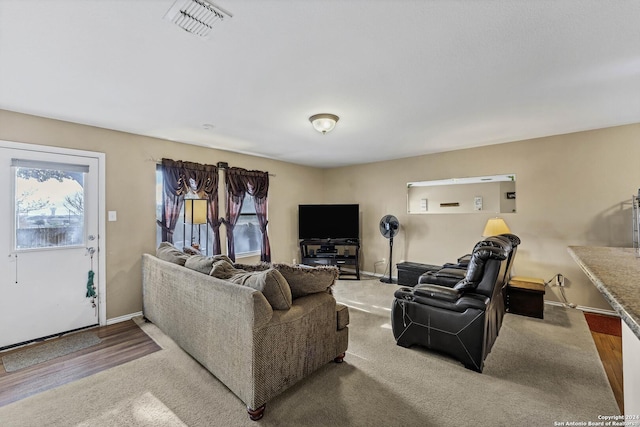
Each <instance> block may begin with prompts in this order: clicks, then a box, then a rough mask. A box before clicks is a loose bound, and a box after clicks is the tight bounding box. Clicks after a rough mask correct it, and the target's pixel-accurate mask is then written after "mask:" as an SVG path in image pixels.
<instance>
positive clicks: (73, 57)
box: [0, 0, 640, 167]
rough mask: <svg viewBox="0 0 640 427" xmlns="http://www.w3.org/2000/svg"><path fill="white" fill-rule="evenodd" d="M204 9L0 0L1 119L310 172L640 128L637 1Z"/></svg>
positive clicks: (161, 0)
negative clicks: (327, 116)
mask: <svg viewBox="0 0 640 427" xmlns="http://www.w3.org/2000/svg"><path fill="white" fill-rule="evenodd" d="M214 3H215V4H217V5H219V6H220V7H222V8H224V9H226V10H228V11H229V12H231V13H232V14H233V18H230V19H226V20H224V21H223V22H222V23H220V24H218V25H217V26H216V27H215V28H214V30H213V33H212V35H211V36H210V37H209V39H206V40H204V39H200V38H198V37H196V36H194V35H191V34H189V33H187V32H185V31H183V30H181V29H180V28H179V27H177V26H175V25H173V24H171V23H169V22H168V21H166V20H164V19H163V16H164V14H165V13H166V12H167V10H168V9H169V8H170V7H171V5H172V4H173V0H83V1H81V0H55V1H52V0H0V108H1V109H6V110H12V111H18V112H23V113H29V114H35V115H39V116H44V117H52V118H56V119H61V120H67V121H71V122H77V123H83V124H88V125H94V126H99V127H104V128H109V129H116V130H121V131H126V132H131V133H135V134H141V135H149V136H153V137H158V138H164V139H170V140H174V141H180V142H185V143H193V144H198V145H204V146H209V147H215V148H220V149H225V150H231V151H236V152H242V153H249V154H254V155H258V156H264V157H269V158H275V159H280V160H284V161H288V162H293V163H298V164H303V165H312V166H319V167H333V166H341V165H349V164H356V163H366V162H373V161H380V160H387V159H394V158H402V157H409V156H414V155H419V154H428V153H434V152H440V151H448V150H454V149H460V148H467V147H473V146H481V145H487V144H496V143H502V142H508V141H515V140H521V139H527V138H533V137H540V136H547V135H554V134H561V133H568V132H574V131H580V130H587V129H595V128H602V127H608V126H615V125H621V124H628V123H637V122H640V1H638V0H616V1H613V0H611V1H604V0H449V1H447V0H422V1H420V0H341V1H339V0H214ZM316 113H333V114H337V115H338V116H340V121H339V122H338V124H337V126H336V128H335V129H334V131H333V132H331V133H329V134H327V135H321V134H320V133H318V132H317V131H315V130H314V129H313V127H312V126H311V124H310V123H309V121H308V118H309V116H311V115H313V114H316ZM204 124H211V125H213V126H214V127H213V128H212V129H205V128H204V127H203V125H204ZM0 125H1V124H0Z"/></svg>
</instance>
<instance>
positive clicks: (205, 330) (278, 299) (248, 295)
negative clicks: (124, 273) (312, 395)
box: [142, 244, 349, 420]
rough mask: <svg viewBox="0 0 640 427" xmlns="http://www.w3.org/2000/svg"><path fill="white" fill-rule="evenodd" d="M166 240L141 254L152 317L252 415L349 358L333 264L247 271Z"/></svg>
mask: <svg viewBox="0 0 640 427" xmlns="http://www.w3.org/2000/svg"><path fill="white" fill-rule="evenodd" d="M163 245H165V247H164V248H162V245H161V247H160V248H159V249H158V253H157V254H156V255H157V256H153V255H150V254H144V255H143V256H142V270H143V271H142V273H143V274H142V277H143V281H142V285H143V286H142V288H143V313H144V317H145V319H147V320H148V321H151V322H153V323H154V324H155V325H156V326H158V327H159V328H160V329H161V330H162V331H163V332H164V333H165V334H167V335H168V336H169V337H171V338H172V339H173V340H174V341H175V342H176V343H177V344H178V345H179V346H180V347H181V348H182V349H183V350H185V351H186V352H187V353H189V354H190V355H191V356H192V357H193V358H194V359H196V360H197V361H198V362H199V363H200V364H202V365H203V366H204V367H205V368H206V369H208V370H209V371H210V372H211V373H212V374H213V375H214V376H215V377H216V378H218V379H219V380H220V381H221V382H222V383H224V384H225V385H226V386H227V387H228V388H229V389H230V390H231V391H232V392H233V393H235V394H236V396H238V397H239V398H240V400H242V401H243V402H244V403H245V404H246V405H247V411H248V412H249V416H250V418H251V419H252V420H257V419H260V418H262V416H263V413H264V408H265V404H266V402H267V401H268V400H269V399H271V398H273V397H274V396H276V395H278V394H280V393H281V392H282V391H284V390H286V389H287V388H289V387H291V386H292V385H293V384H295V383H296V382H298V381H300V380H301V379H303V378H305V377H306V376H307V375H309V374H311V373H312V372H314V371H315V370H317V369H318V368H320V367H321V366H323V365H324V364H326V363H328V362H331V361H333V360H335V361H336V362H341V361H342V358H343V357H344V354H345V352H346V350H347V345H348V328H347V324H348V322H349V312H348V309H347V307H345V306H343V305H340V304H337V303H336V301H335V299H334V297H333V296H332V295H331V285H332V284H333V282H334V281H335V278H336V277H337V271H335V272H334V271H333V270H331V269H332V267H328V268H321V269H317V268H296V267H292V266H286V265H275V267H278V268H275V267H274V266H271V265H264V264H263V265H259V266H257V267H254V268H253V270H255V271H244V270H242V269H239V268H238V267H240V265H238V264H235V265H233V264H231V263H230V262H229V260H228V258H226V257H224V256H218V257H213V258H206V257H203V256H201V255H192V256H189V255H186V254H184V253H182V252H180V251H178V250H177V249H175V248H173V247H169V246H170V245H166V244H163ZM167 253H169V255H167ZM159 257H160V258H159ZM161 258H162V259H161ZM207 270H210V271H208V272H207ZM216 270H217V272H216ZM206 273H208V274H206ZM214 276H218V277H221V278H218V277H214ZM274 306H275V307H277V309H276V308H275V307H274Z"/></svg>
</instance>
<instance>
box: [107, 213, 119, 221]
mask: <svg viewBox="0 0 640 427" xmlns="http://www.w3.org/2000/svg"><path fill="white" fill-rule="evenodd" d="M117 220H118V214H117V213H116V211H109V221H117Z"/></svg>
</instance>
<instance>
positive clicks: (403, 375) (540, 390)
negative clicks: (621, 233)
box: [0, 280, 619, 427]
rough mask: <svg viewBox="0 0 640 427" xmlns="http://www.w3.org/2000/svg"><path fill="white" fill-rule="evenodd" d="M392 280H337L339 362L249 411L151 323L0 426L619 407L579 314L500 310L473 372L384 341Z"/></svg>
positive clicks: (510, 420) (448, 417)
mask: <svg viewBox="0 0 640 427" xmlns="http://www.w3.org/2000/svg"><path fill="white" fill-rule="evenodd" d="M394 288H395V285H386V284H382V283H380V282H379V281H377V280H369V281H366V280H363V281H359V282H358V281H340V282H339V283H338V284H337V285H336V288H335V295H336V297H337V299H339V300H340V301H343V302H345V303H346V304H348V305H349V306H351V307H352V308H351V324H350V326H349V328H350V343H349V350H348V352H347V357H346V358H345V362H344V363H343V364H339V365H337V364H333V363H331V364H328V365H326V366H325V367H323V368H321V369H320V370H319V371H318V372H316V373H315V374H314V375H312V376H311V377H309V378H307V379H306V380H304V381H302V382H301V383H298V384H297V385H296V386H294V387H293V388H291V389H289V390H287V391H286V392H284V393H283V394H282V395H280V396H279V397H277V398H275V399H273V400H272V401H271V402H269V403H268V404H267V410H266V413H265V417H264V418H263V419H262V420H261V421H259V422H258V423H256V422H252V421H249V419H248V417H247V416H246V413H245V410H244V405H243V404H242V402H241V401H240V400H239V399H238V398H236V397H235V396H234V395H233V394H232V393H231V392H229V391H228V390H227V389H226V388H225V387H224V386H223V385H222V384H221V383H220V382H218V381H217V380H216V379H215V378H214V377H212V376H211V375H210V374H209V373H208V372H207V371H206V370H204V369H203V368H202V367H201V366H200V365H199V364H197V363H196V362H195V361H193V360H192V359H191V358H190V357H189V356H188V355H186V354H185V353H184V352H182V351H181V350H180V349H179V348H177V347H176V345H175V344H174V343H173V342H172V341H171V340H170V339H168V338H167V337H166V336H164V335H163V334H162V332H160V331H159V330H158V329H157V328H156V327H155V326H154V325H151V324H142V325H141V326H142V328H143V329H144V330H145V331H146V332H147V333H148V334H149V335H150V336H152V337H153V338H154V339H155V340H156V341H158V343H159V344H160V345H161V346H162V347H163V350H161V351H158V352H156V353H154V354H151V355H148V356H145V357H143V358H141V359H138V360H135V361H133V362H129V363H126V364H124V365H121V366H118V367H115V368H112V369H109V370H107V371H104V372H101V373H98V374H96V375H93V376H91V377H87V378H84V379H82V380H79V381H76V382H73V383H70V384H67V385H64V386H61V387H59V388H57V389H54V390H49V391H46V392H43V393H40V394H38V395H35V396H32V397H29V398H27V399H24V400H21V401H19V402H15V403H12V404H10V405H7V406H5V407H3V408H0V424H2V426H36V425H37V426H254V427H255V426H257V425H261V426H346V425H353V426H461V425H474V426H514V425H519V426H552V425H554V422H556V421H557V422H567V421H577V422H588V421H597V420H598V415H613V414H618V413H619V412H618V408H617V406H616V402H615V399H614V397H613V393H612V391H611V389H610V387H609V385H608V382H607V379H606V377H605V374H604V370H603V368H602V365H601V363H600V360H599V358H598V355H597V352H596V349H595V346H594V344H593V341H592V339H591V335H590V333H589V330H588V328H587V324H586V321H585V320H584V316H583V315H582V313H580V312H578V311H575V310H567V309H564V308H561V307H547V308H546V312H545V319H544V320H539V319H532V318H527V317H522V316H516V315H511V314H508V315H507V316H506V317H505V323H504V325H503V327H502V329H501V332H500V336H499V337H498V340H497V341H496V344H495V346H494V348H493V351H492V352H491V354H490V355H489V356H488V358H487V361H486V364H485V369H484V373H483V374H478V373H476V372H472V371H469V370H467V369H465V368H464V367H463V366H462V365H461V364H459V363H458V362H456V361H455V360H453V359H450V358H447V357H445V356H441V355H437V354H434V353H431V352H428V351H425V350H421V349H405V348H402V347H399V346H397V345H396V344H395V341H394V339H393V334H392V332H391V330H390V324H389V307H390V306H391V301H392V294H393V290H394Z"/></svg>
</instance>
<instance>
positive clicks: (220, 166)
mask: <svg viewBox="0 0 640 427" xmlns="http://www.w3.org/2000/svg"><path fill="white" fill-rule="evenodd" d="M148 160H150V161H152V162H154V163H155V164H156V165H161V164H162V159H154V158H153V157H151V158H150V159H148ZM216 166H217V167H218V169H228V168H229V164H228V163H227V162H218V163H217V164H216ZM268 174H269V176H272V177H274V178H275V176H276V174H274V173H268Z"/></svg>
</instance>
